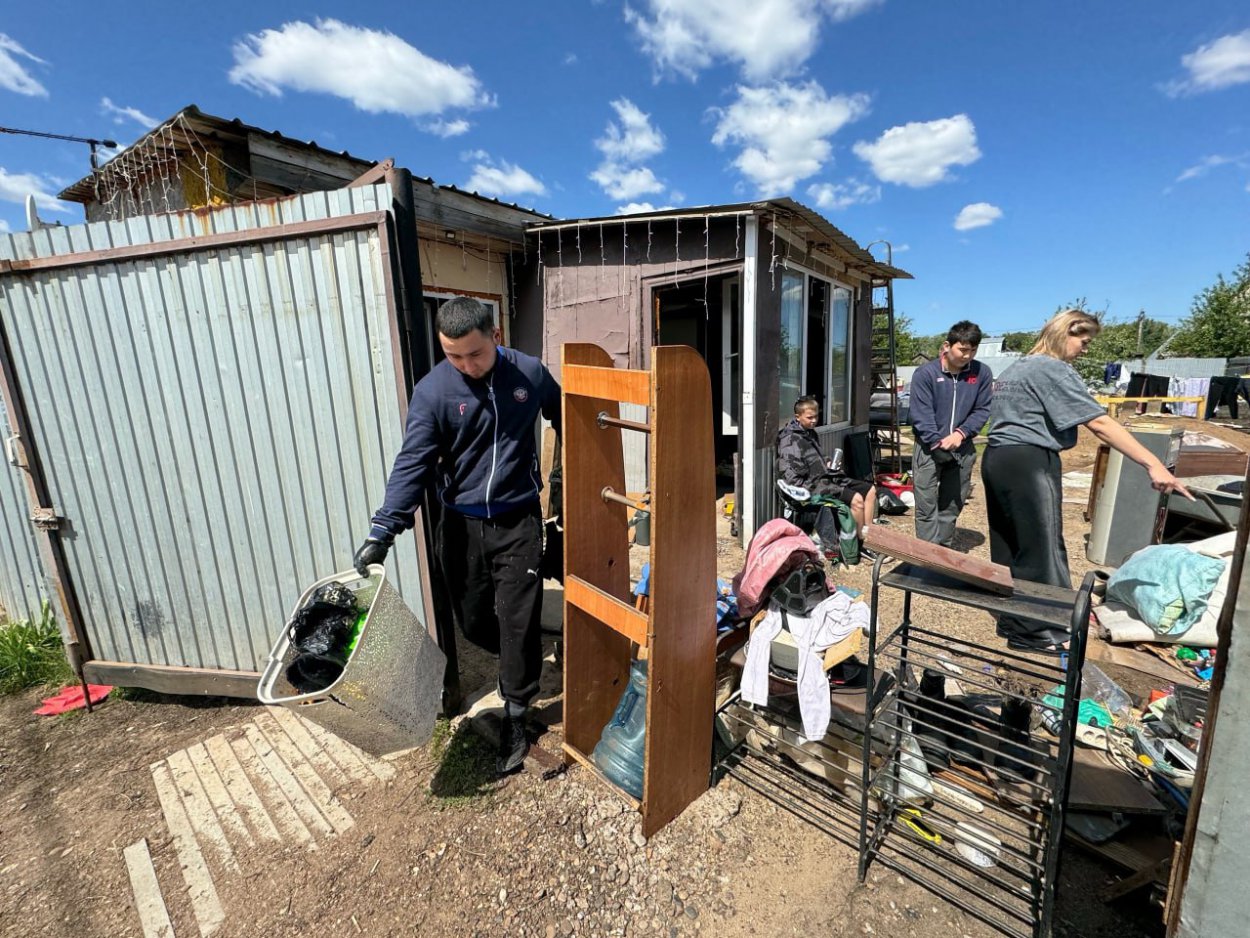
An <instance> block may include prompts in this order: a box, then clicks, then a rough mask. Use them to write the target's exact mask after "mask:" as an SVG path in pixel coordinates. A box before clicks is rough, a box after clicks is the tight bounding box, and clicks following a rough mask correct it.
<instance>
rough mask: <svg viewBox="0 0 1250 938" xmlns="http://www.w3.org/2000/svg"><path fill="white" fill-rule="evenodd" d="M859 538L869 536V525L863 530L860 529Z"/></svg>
mask: <svg viewBox="0 0 1250 938" xmlns="http://www.w3.org/2000/svg"><path fill="white" fill-rule="evenodd" d="M859 536H860V537H867V536H868V525H864V526H863V527H862V528H860V529H859Z"/></svg>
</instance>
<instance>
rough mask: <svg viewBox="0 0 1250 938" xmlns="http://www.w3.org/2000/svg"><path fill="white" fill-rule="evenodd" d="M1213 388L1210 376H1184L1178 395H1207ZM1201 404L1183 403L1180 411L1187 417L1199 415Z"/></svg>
mask: <svg viewBox="0 0 1250 938" xmlns="http://www.w3.org/2000/svg"><path fill="white" fill-rule="evenodd" d="M1210 389H1211V379H1210V378H1182V379H1181V381H1180V387H1179V389H1178V390H1177V395H1176V396H1177V397H1206V396H1207V392H1208V391H1209V390H1210ZM1200 406H1201V405H1199V404H1181V405H1179V413H1181V414H1183V415H1184V416H1186V417H1197V416H1198V410H1199V407H1200Z"/></svg>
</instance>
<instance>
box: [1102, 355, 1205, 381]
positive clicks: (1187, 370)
mask: <svg viewBox="0 0 1250 938" xmlns="http://www.w3.org/2000/svg"><path fill="white" fill-rule="evenodd" d="M1227 365H1228V359H1227V358H1147V359H1146V368H1145V371H1144V373H1145V374H1148V375H1163V376H1166V377H1168V378H1210V377H1212V376H1214V375H1222V374H1224V368H1225V367H1226V366H1227ZM1124 368H1125V369H1126V370H1127V372H1134V371H1142V367H1141V362H1140V361H1134V362H1125V363H1124Z"/></svg>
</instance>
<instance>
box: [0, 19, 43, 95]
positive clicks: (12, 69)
mask: <svg viewBox="0 0 1250 938" xmlns="http://www.w3.org/2000/svg"><path fill="white" fill-rule="evenodd" d="M18 56H21V57H22V58H24V59H29V60H30V61H32V62H35V63H36V64H38V65H47V64H48V63H47V62H45V61H44V60H43V59H41V58H39V57H38V56H35V55H31V54H30V53H29V52H27V51H26V50H25V49H23V48H22V44H21V43H19V42H18V41H17V40H16V39H10V38H9V37H8V36H6V35H5V34H4V33H0V88H7V89H8V90H9V91H16V92H17V93H18V94H24V95H27V96H28V97H31V98H46V97H47V96H48V89H47V88H45V87H44V86H43V85H41V84H39V82H38V80H37V79H36V78H35V77H34V76H33V75H31V74H30V72H28V71H26V68H25V67H24V66H23V65H22V63H21V62H19V61H18V60H17V57H18Z"/></svg>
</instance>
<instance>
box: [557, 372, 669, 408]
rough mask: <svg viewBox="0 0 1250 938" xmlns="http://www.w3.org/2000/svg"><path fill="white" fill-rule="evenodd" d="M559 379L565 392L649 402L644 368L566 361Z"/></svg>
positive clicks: (630, 402) (603, 399)
mask: <svg viewBox="0 0 1250 938" xmlns="http://www.w3.org/2000/svg"><path fill="white" fill-rule="evenodd" d="M560 382H561V384H562V385H563V387H564V393H565V394H566V395H571V396H576V397H593V398H596V399H598V400H602V401H620V402H623V403H626V404H640V405H642V406H643V407H650V406H651V383H650V380H649V376H648V375H647V373H646V372H645V371H629V370H626V369H624V368H600V367H595V366H592V365H566V366H565V370H563V371H562V372H561V373H560ZM613 416H614V415H613Z"/></svg>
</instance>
